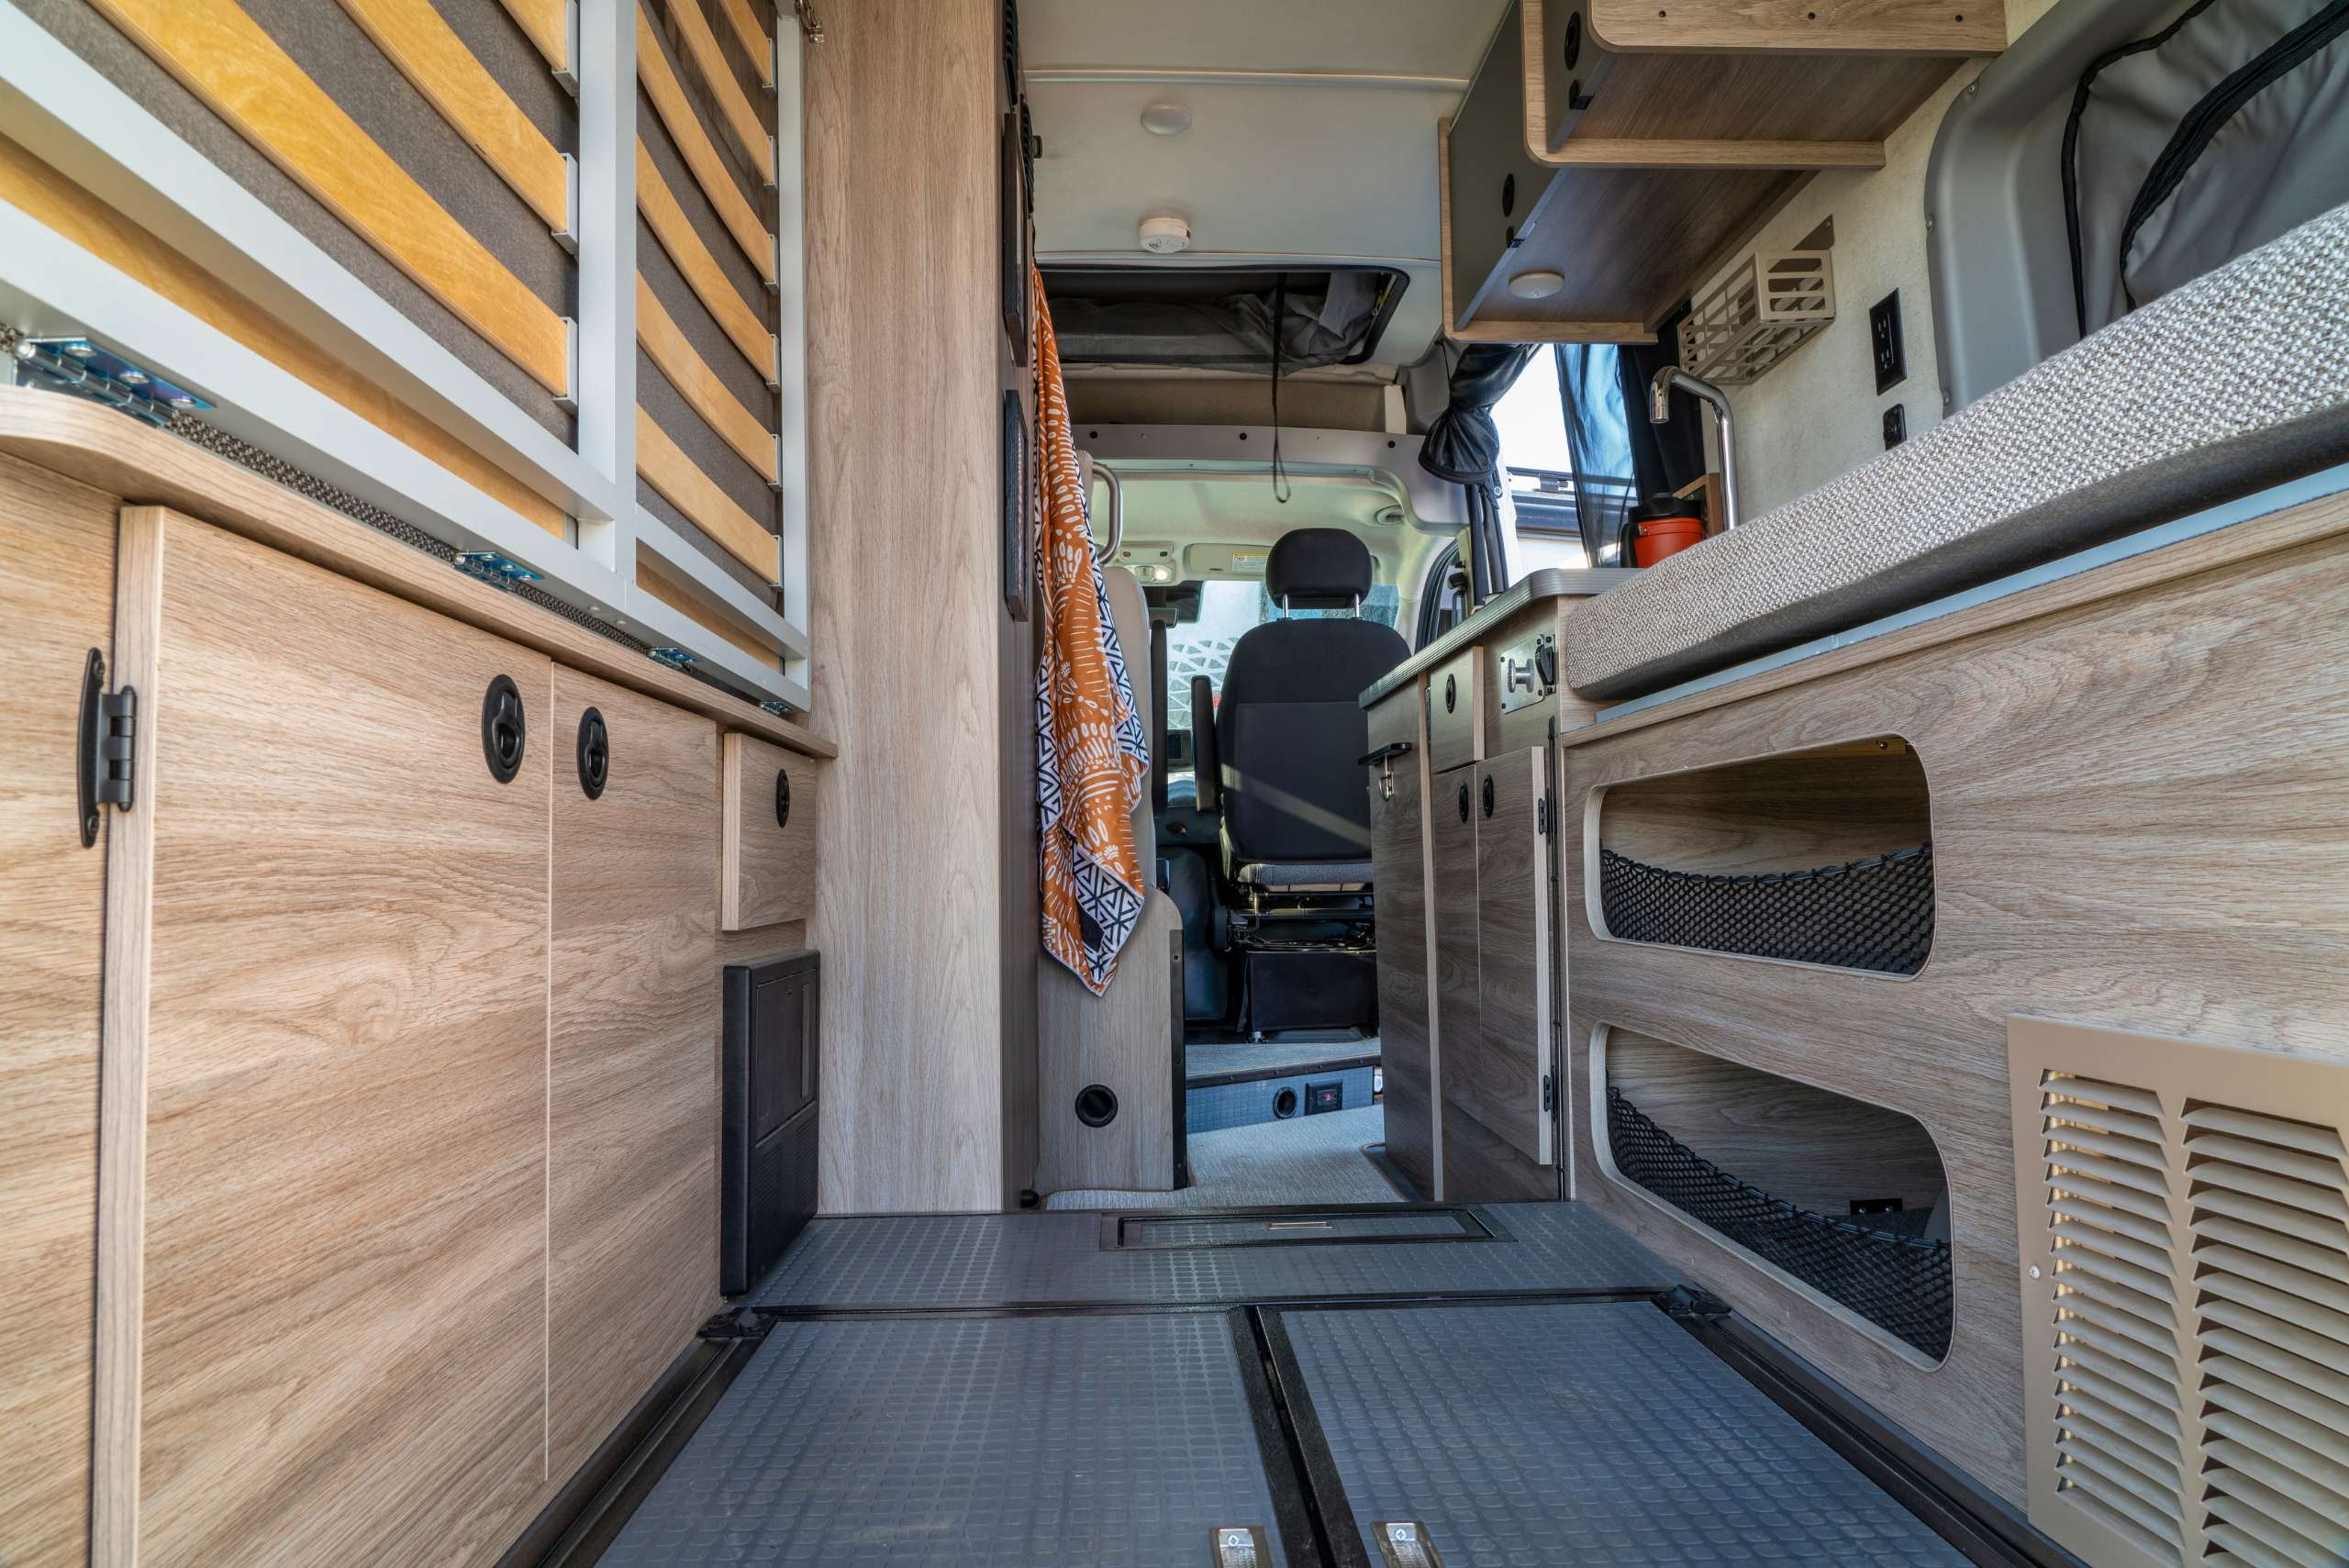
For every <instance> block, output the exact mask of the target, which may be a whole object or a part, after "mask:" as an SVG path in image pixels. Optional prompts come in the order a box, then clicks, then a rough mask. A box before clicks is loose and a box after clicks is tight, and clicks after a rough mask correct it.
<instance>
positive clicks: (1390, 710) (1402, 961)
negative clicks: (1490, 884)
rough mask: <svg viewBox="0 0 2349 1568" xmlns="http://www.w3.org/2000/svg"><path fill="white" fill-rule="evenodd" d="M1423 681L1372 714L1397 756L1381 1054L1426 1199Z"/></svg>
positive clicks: (1374, 835) (1379, 774)
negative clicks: (1399, 750)
mask: <svg viewBox="0 0 2349 1568" xmlns="http://www.w3.org/2000/svg"><path fill="white" fill-rule="evenodd" d="M1424 718H1425V710H1424V708H1423V707H1422V706H1421V703H1420V700H1419V684H1418V683H1416V682H1415V683H1414V684H1412V685H1411V686H1409V687H1408V688H1406V689H1405V690H1403V691H1400V692H1397V693H1396V694H1394V695H1391V696H1388V697H1387V698H1386V699H1385V700H1384V701H1382V702H1380V703H1379V704H1378V705H1377V706H1375V707H1374V708H1372V709H1371V711H1370V749H1371V750H1372V751H1379V750H1381V749H1382V748H1384V747H1386V746H1388V745H1391V744H1397V743H1401V744H1407V745H1408V746H1409V747H1410V748H1411V750H1410V751H1407V752H1404V753H1403V754H1401V755H1399V756H1391V757H1390V758H1389V759H1388V760H1387V762H1386V764H1385V765H1384V766H1382V767H1381V768H1379V769H1377V770H1375V772H1374V773H1373V777H1372V781H1371V785H1370V860H1371V868H1372V878H1373V882H1372V885H1373V887H1374V888H1375V895H1376V898H1377V901H1378V925H1377V933H1378V1054H1379V1062H1380V1065H1381V1067H1382V1068H1383V1070H1384V1073H1385V1077H1386V1153H1387V1157H1388V1158H1389V1159H1391V1160H1393V1161H1394V1162H1395V1163H1396V1165H1397V1167H1398V1168H1400V1169H1401V1171H1402V1172H1403V1173H1404V1174H1405V1175H1407V1176H1408V1177H1410V1179H1411V1184H1413V1185H1414V1186H1416V1187H1418V1188H1419V1194H1420V1195H1421V1196H1422V1197H1428V1198H1432V1197H1433V1196H1434V1195H1435V1164H1436V1150H1435V1134H1436V1129H1435V1113H1434V1106H1435V1072H1434V1069H1435V1062H1434V1055H1433V1051H1434V1044H1435V1042H1434V1039H1433V1035H1432V1031H1431V1028H1430V1024H1431V1013H1432V1009H1431V1006H1430V1000H1431V999H1430V997H1429V995H1428V937H1429V925H1428V901H1427V893H1428V876H1427V869H1426V857H1427V850H1428V834H1427V832H1426V831H1425V829H1424V828H1423V826H1422V823H1423V820H1424V817H1425V809H1426V800H1427V786H1426V783H1425V778H1426V767H1427V734H1426V730H1425V729H1424V728H1423V727H1422V724H1423V720H1424Z"/></svg>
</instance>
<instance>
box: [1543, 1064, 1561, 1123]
mask: <svg viewBox="0 0 2349 1568" xmlns="http://www.w3.org/2000/svg"><path fill="white" fill-rule="evenodd" d="M1557 1108H1558V1080H1557V1079H1556V1078H1555V1077H1553V1076H1552V1075H1551V1074H1550V1073H1542V1110H1543V1111H1544V1112H1545V1113H1547V1112H1554V1111H1555V1110H1556V1109H1557Z"/></svg>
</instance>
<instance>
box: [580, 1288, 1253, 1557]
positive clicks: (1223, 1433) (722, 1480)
mask: <svg viewBox="0 0 2349 1568" xmlns="http://www.w3.org/2000/svg"><path fill="white" fill-rule="evenodd" d="M1234 1524H1238V1525H1255V1526H1257V1527H1259V1528H1261V1529H1263V1530H1264V1533H1265V1536H1266V1538H1267V1539H1268V1540H1271V1541H1273V1542H1275V1550H1276V1551H1277V1550H1278V1543H1279V1541H1280V1535H1279V1531H1278V1529H1276V1527H1275V1521H1274V1516H1273V1504H1272V1496H1271V1494H1270V1492H1269V1491H1268V1490H1267V1488H1266V1485H1265V1482H1264V1470H1263V1466H1262V1462H1261V1461H1260V1459H1259V1457H1258V1451H1257V1448H1256V1440H1255V1435H1254V1427H1253V1425H1252V1421H1251V1418H1250V1414H1249V1408H1248V1403H1247V1396H1246V1394H1245V1393H1244V1391H1243V1388H1242V1385H1241V1381H1240V1373H1239V1370H1238V1366H1237V1363H1236V1362H1235V1360H1234V1357H1233V1351H1232V1343H1231V1338H1230V1329H1229V1328H1228V1326H1227V1318H1226V1316H1225V1314H1223V1313H1219V1312H1189V1313H1170V1314H1164V1315H1149V1316H1139V1315H1138V1316H1124V1315H1119V1316H1114V1317H1092V1318H987V1319H969V1318H958V1319H952V1320H936V1319H933V1320H930V1321H924V1322H905V1321H890V1322H850V1323H789V1324H785V1325H782V1326H781V1327H779V1328H778V1329H776V1330H775V1331H774V1333H773V1334H772V1335H770V1336H769V1337H768V1339H767V1341H766V1343H765V1345H763V1347H762V1348H761V1349H760V1351H759V1353H758V1355H757V1357H756V1358H755V1359H754V1360H753V1361H752V1362H751V1364H750V1365H749V1366H748V1367H746V1368H744V1369H743V1372H742V1375H741V1376H740V1378H739V1379H737V1380H736V1382H735V1384H734V1386H733V1387H731V1388H729V1390H727V1392H726V1395H725V1397H724V1398H723V1399H722V1400H720V1401H719V1403H718V1407H717V1408H716V1409H715V1410H714V1411H712V1412H711V1413H710V1417H709V1419H708V1420H707V1422H705V1423H704V1424H703V1426H702V1429H701V1430H700V1431H698V1432H696V1434H695V1435H694V1438H693V1440H692V1441H691V1442H689V1443H688V1444H687V1445H686V1447H685V1451H684V1452H683V1453H681V1454H680V1455H679V1456H678V1458H677V1461H676V1462H675V1463H674V1464H673V1465H672V1466H671V1467H670V1469H669V1471H668V1473H667V1474H665V1475H663V1476H662V1478H661V1481H660V1483H659V1484H658V1485H656V1486H655V1487H654V1488H653V1490H652V1492H651V1496H648V1497H647V1498H646V1499H645V1501H644V1503H643V1505H642V1506H641V1507H639V1508H638V1509H637V1511H636V1514H635V1517H634V1518H631V1519H629V1522H628V1524H627V1526H626V1527H625V1529H622V1531H621V1532H620V1535H619V1538H618V1540H616V1541H614V1542H613V1544H612V1546H611V1548H610V1549H609V1550H608V1551H607V1552H606V1553H605V1555H604V1558H603V1564H604V1568H652V1565H655V1564H659V1565H662V1568H687V1565H698V1564H704V1563H728V1564H733V1563H763V1562H774V1563H791V1564H795V1565H796V1564H803V1563H805V1564H822V1563H855V1564H857V1565H858V1568H911V1565H913V1564H923V1565H930V1564H936V1565H939V1568H944V1565H947V1564H952V1565H954V1568H993V1565H998V1564H999V1565H1001V1568H1158V1565H1161V1564H1164V1565H1167V1568H1177V1565H1179V1568H1198V1565H1199V1564H1201V1563H1204V1562H1207V1561H1208V1530H1209V1529H1212V1528H1214V1527H1216V1526H1218V1525H1234Z"/></svg>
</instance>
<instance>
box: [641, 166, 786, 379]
mask: <svg viewBox="0 0 2349 1568" xmlns="http://www.w3.org/2000/svg"><path fill="white" fill-rule="evenodd" d="M636 205H637V206H639V207H640V208H641V209H642V210H643V212H644V220H645V222H647V223H649V224H651V226H652V234H653V238H655V239H659V240H660V241H661V248H662V250H666V251H668V252H669V260H671V261H674V262H675V263H676V264H677V271H678V272H682V273H684V274H685V282H686V284H688V285H690V286H691V287H692V289H693V291H694V297H695V298H696V299H698V300H700V301H701V302H702V304H703V305H704V306H707V307H708V310H709V313H710V315H711V316H713V317H717V319H718V325H719V326H720V327H722V328H725V329H726V335H727V336H728V337H729V338H731V339H733V340H734V346H735V347H736V348H738V349H740V350H742V357H743V358H744V359H746V360H748V361H751V367H752V368H753V369H755V370H756V371H757V372H758V373H760V374H761V375H763V376H764V377H766V378H767V379H768V380H770V381H772V380H773V379H774V369H775V367H774V333H772V332H769V331H768V330H767V328H766V323H764V322H763V321H761V320H760V319H759V317H758V313H757V312H756V311H754V310H752V309H751V306H750V305H749V304H748V302H746V301H745V300H744V299H743V298H742V295H741V293H740V290H738V289H736V288H735V286H734V285H733V284H732V283H730V282H729V281H728V279H727V276H726V273H725V272H724V271H723V270H721V269H720V268H719V266H718V258H717V257H715V256H713V255H711V254H710V253H709V247H708V246H707V245H705V244H703V243H702V238H701V231H700V230H698V229H696V228H695V227H694V226H693V223H692V221H691V220H690V219H688V218H687V217H685V208H684V207H682V206H678V205H677V198H676V195H675V194H674V193H673V192H672V191H671V190H670V189H669V182H667V181H666V180H663V179H662V177H661V169H660V166H659V165H658V164H656V163H654V162H653V161H652V153H651V150H649V149H648V148H647V147H646V146H645V145H644V143H643V142H642V141H641V140H640V141H638V142H637V144H636Z"/></svg>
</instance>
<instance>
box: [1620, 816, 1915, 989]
mask: <svg viewBox="0 0 2349 1568" xmlns="http://www.w3.org/2000/svg"><path fill="white" fill-rule="evenodd" d="M1598 855H1599V902H1600V907H1601V908H1602V909H1603V910H1604V911H1605V913H1606V916H1607V933H1608V935H1609V936H1612V937H1620V938H1621V939H1622V940H1625V941H1632V942H1656V943H1660V944H1662V945H1664V946H1666V947H1680V948H1704V949H1707V950H1709V951H1713V952H1733V953H1742V954H1745V955H1746V956H1748V957H1752V958H1779V959H1787V960H1790V961H1792V962H1797V963H1827V964H1833V965H1834V966H1835V967H1837V968H1839V969H1867V970H1875V971H1876V972H1878V973H1885V974H1914V973H1917V971H1919V970H1920V969H1922V968H1923V967H1924V966H1925V955H1926V954H1927V953H1928V952H1930V951H1932V945H1933V847H1932V844H1930V843H1928V844H1921V845H1920V846H1918V847H1917V848H1916V849H1913V850H1902V851H1898V853H1896V854H1889V855H1871V856H1868V857H1867V858H1865V859H1863V860H1856V861H1852V862H1848V863H1846V864H1842V865H1831V866H1820V867H1819V868H1818V869H1817V870H1815V871H1792V872H1779V873H1769V874H1765V875H1756V876H1707V875H1704V874H1703V873H1697V872H1681V871H1666V870H1664V868H1663V867H1661V866H1652V865H1643V864H1642V863H1641V862H1638V861H1635V860H1632V859H1631V858H1630V857H1629V856H1626V855H1619V854H1617V853H1616V852H1615V851H1612V850H1608V849H1602V850H1600V851H1599V852H1598Z"/></svg>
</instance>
